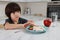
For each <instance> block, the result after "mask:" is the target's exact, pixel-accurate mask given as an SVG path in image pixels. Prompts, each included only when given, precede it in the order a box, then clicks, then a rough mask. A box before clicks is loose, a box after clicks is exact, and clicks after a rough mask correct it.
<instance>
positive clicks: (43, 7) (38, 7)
mask: <svg viewBox="0 0 60 40" xmlns="http://www.w3.org/2000/svg"><path fill="white" fill-rule="evenodd" d="M8 3H9V2H0V18H1V17H5V6H6V5H7V4H8ZM17 3H18V4H19V5H20V6H21V9H22V12H21V13H22V14H23V13H24V9H25V8H30V9H31V14H43V15H44V16H46V13H47V2H17Z"/></svg>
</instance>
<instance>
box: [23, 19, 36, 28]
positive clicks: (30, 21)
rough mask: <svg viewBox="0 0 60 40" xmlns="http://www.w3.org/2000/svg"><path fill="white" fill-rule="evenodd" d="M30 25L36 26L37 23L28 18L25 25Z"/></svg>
mask: <svg viewBox="0 0 60 40" xmlns="http://www.w3.org/2000/svg"><path fill="white" fill-rule="evenodd" d="M29 25H32V26H35V23H34V22H33V21H32V20H28V22H27V23H25V24H24V27H25V28H26V27H27V26H29Z"/></svg>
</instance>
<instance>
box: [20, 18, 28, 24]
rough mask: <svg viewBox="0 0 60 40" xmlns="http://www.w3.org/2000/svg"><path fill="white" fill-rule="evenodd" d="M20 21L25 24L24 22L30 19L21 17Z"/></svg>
mask: <svg viewBox="0 0 60 40" xmlns="http://www.w3.org/2000/svg"><path fill="white" fill-rule="evenodd" d="M19 21H20V23H22V24H24V23H26V22H27V21H28V20H26V19H24V18H20V20H19Z"/></svg>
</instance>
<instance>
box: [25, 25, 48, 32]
mask: <svg viewBox="0 0 60 40" xmlns="http://www.w3.org/2000/svg"><path fill="white" fill-rule="evenodd" d="M40 27H42V28H43V31H41V30H38V31H36V30H29V28H30V26H28V27H26V31H27V32H30V33H45V32H46V31H47V30H48V27H46V26H40Z"/></svg>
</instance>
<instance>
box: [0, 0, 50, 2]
mask: <svg viewBox="0 0 60 40" xmlns="http://www.w3.org/2000/svg"><path fill="white" fill-rule="evenodd" d="M0 1H11V2H50V1H51V0H0Z"/></svg>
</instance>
